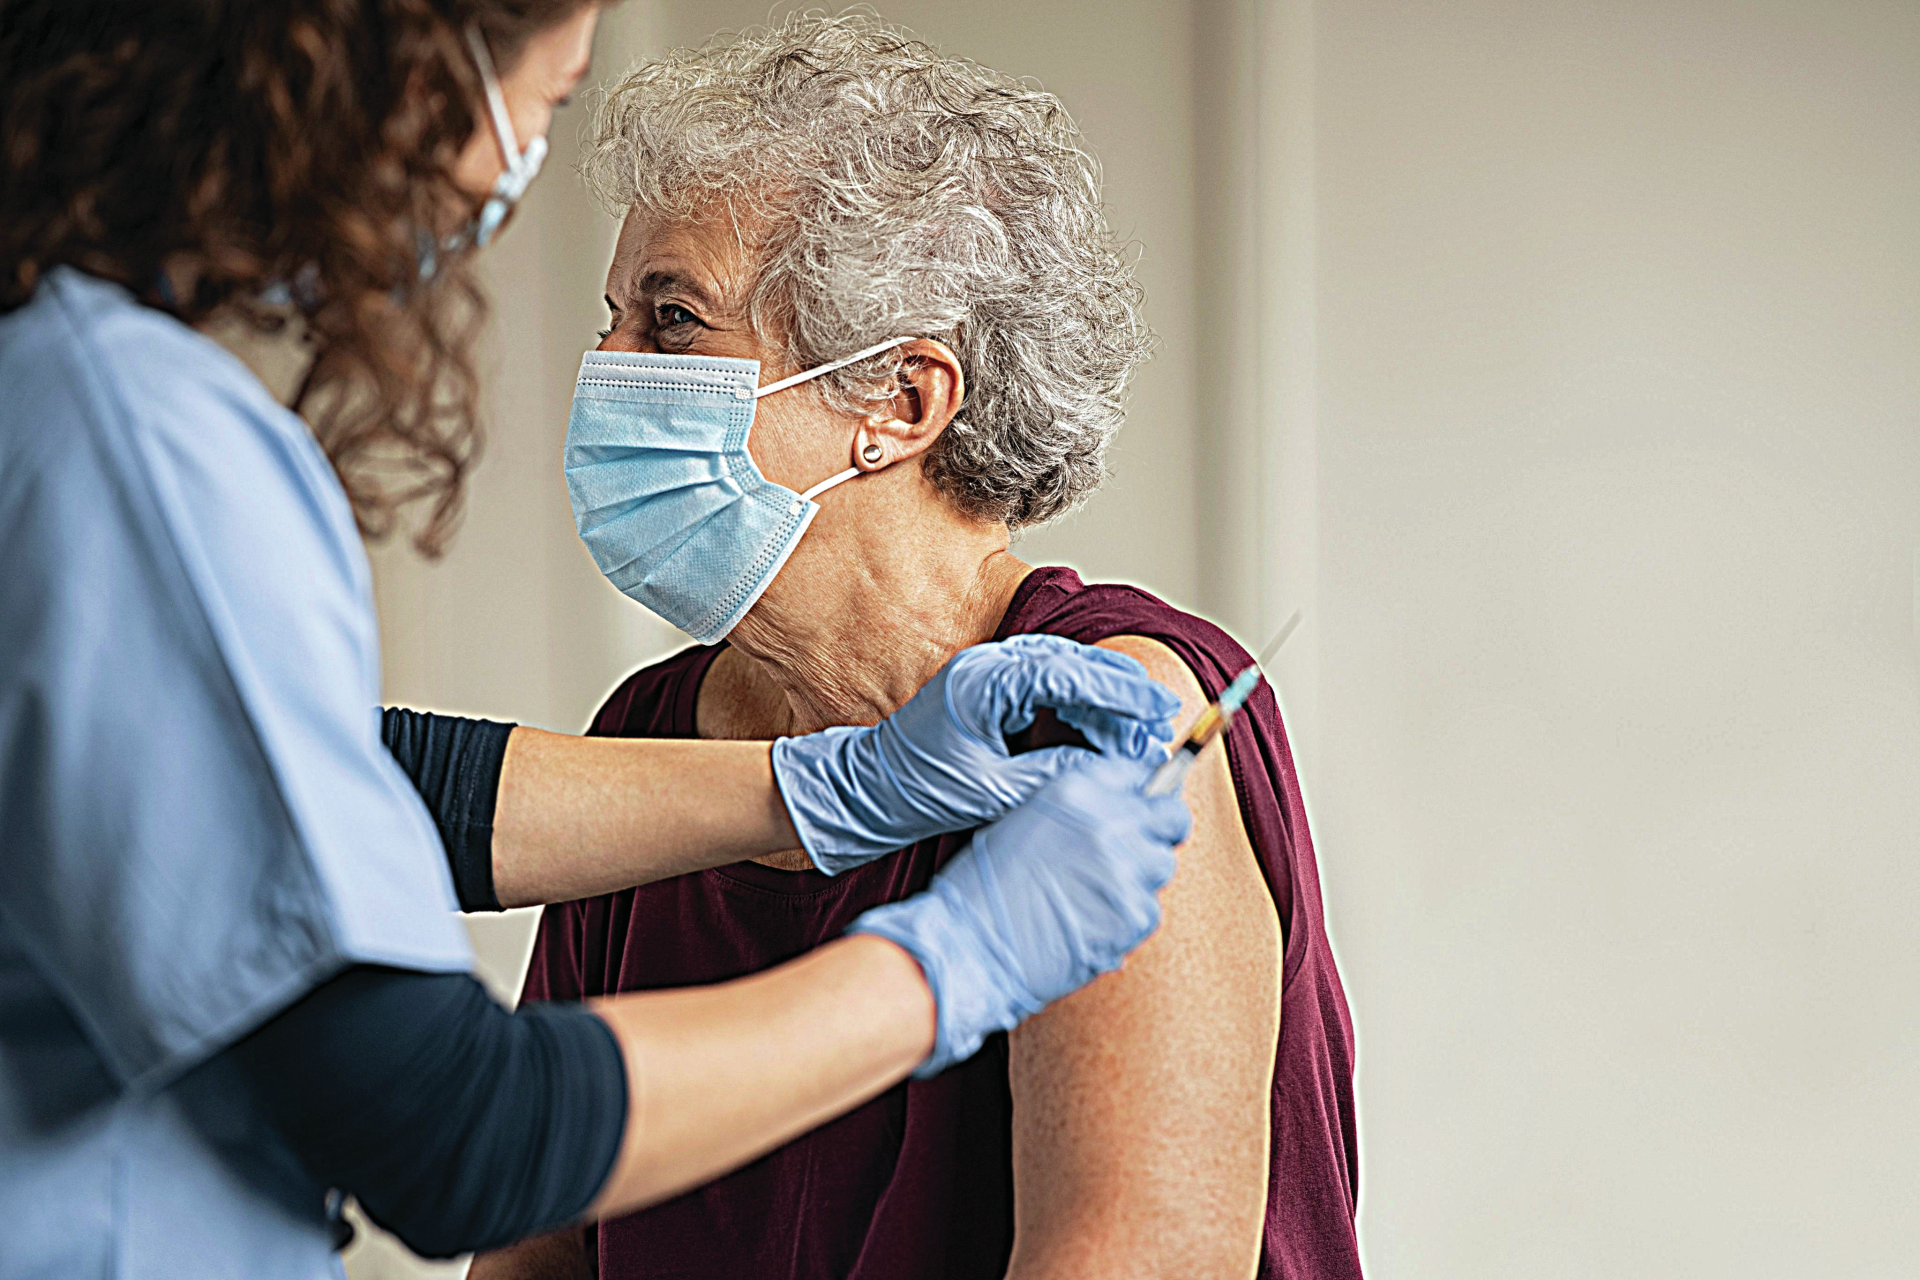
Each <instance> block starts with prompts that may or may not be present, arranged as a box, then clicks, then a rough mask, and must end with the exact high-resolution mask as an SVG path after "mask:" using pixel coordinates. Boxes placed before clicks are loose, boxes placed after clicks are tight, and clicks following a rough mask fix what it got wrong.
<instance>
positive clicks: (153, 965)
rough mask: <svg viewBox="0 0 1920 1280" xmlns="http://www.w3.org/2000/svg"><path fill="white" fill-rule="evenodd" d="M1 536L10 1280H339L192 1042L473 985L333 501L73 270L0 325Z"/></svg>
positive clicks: (350, 533)
mask: <svg viewBox="0 0 1920 1280" xmlns="http://www.w3.org/2000/svg"><path fill="white" fill-rule="evenodd" d="M0 548H4V559H3V562H0V1280H26V1278H27V1277H35V1278H36V1280H37V1278H39V1277H58V1280H95V1278H96V1277H98V1278H100V1280H106V1278H108V1277H113V1278H114V1280H138V1278H141V1277H150V1276H151V1277H159V1276H192V1277H195V1278H196V1280H224V1278H226V1277H232V1278H233V1280H292V1278H304V1277H310V1276H312V1277H318V1276H334V1275H337V1274H338V1273H339V1264H338V1262H337V1261H336V1260H335V1259H334V1257H333V1255H332V1254H331V1252H330V1247H329V1234H328V1230H327V1224H326V1221H325V1215H324V1210H323V1192H324V1189H323V1188H319V1187H315V1186H313V1185H311V1184H310V1183H309V1181H308V1180H307V1179H306V1178H305V1176H304V1174H302V1173H301V1172H300V1170H299V1169H298V1167H297V1165H296V1164H295V1163H294V1162H293V1160H292V1159H291V1157H290V1155H289V1153H287V1152H286V1151H285V1150H284V1149H283V1148H281V1147H280V1146H279V1145H278V1144H277V1143H276V1142H275V1141H274V1140H273V1139H272V1137H271V1136H270V1134H269V1133H268V1132H267V1131H266V1130H265V1128H264V1126H263V1125H262V1124H261V1122H260V1120H259V1118H258V1117H257V1116H255V1115H254V1114H252V1113H251V1111H250V1110H249V1109H248V1107H247V1104H246V1101H245V1099H246V1093H245V1091H244V1090H242V1089H239V1088H237V1087H236V1081H235V1080H233V1079H232V1078H230V1077H227V1076H225V1075H224V1070H225V1067H226V1063H225V1061H224V1060H219V1059H215V1055H217V1054H218V1053H219V1052H220V1051H221V1050H222V1049H223V1048H225V1047H226V1046H228V1045H230V1044H232V1043H233V1042H234V1040H235V1039H237V1038H239V1037H241V1036H244V1035H245V1034H246V1033H247V1032H248V1031H249V1030H250V1029H252V1028H253V1027H255V1026H257V1025H258V1024H259V1023H260V1022H261V1021H262V1020H263V1019H265V1018H267V1017H269V1016H271V1015H272V1014H273V1013H275V1012H276V1011H278V1010H280V1009H282V1008H284V1007H285V1006H286V1005H287V1004H289V1003H290V1002H292V1001H293V1000H295V999H297V998H298V997H299V996H300V995H302V994H303V993H305V992H306V991H307V990H309V989H310V988H312V987H313V986H314V985H315V984H316V983H319V982H321V981H322V980H324V979H325V978H327V977H329V976H330V975H332V974H334V973H336V972H337V971H339V970H340V969H342V968H344V967H346V966H348V965H350V964H355V963H374V964H384V965H394V966H400V967H406V968H414V969H423V970H434V971H464V970H466V969H468V968H469V967H470V965H471V956H470V953H469V951H468V947H467V942H466V938H465V934H464V931H463V930H462V929H461V928H460V926H459V923H458V921H457V920H456V918H455V916H454V914H453V909H454V898H453V891H452V886H451V884H450V882H449V880H448V875H447V869H446V863H445V857H444V855H443V854H442V852H441V849H440V845H439V841H438V839H437V837H436V836H435V833H434V828H433V825H432V822H431V820H430V819H429V818H428V816H427V813H426V811H425V810H424V808H423V807H422V805H421V802H420V799H419V796H418V795H417V793H416V792H415V791H414V789H413V787H412V786H411V785H410V784H409V783H408V781H407V779H406V777H405V776H404V775H403V774H402V773H401V772H400V771H399V769H398V768H397V767H396V766H395V764H394V763H393V761H392V760H391V759H390V758H389V756H388V754H387V752H386V751H385V750H384V749H382V747H381V745H380V737H379V723H378V712H377V710H376V703H377V701H378V696H379V651H378V643H377V637H376V633H375V627H374V618H373V606H372V593H371V590H370V577H369V573H368V569H367V562H366V557H365V555H364V553H363V551H362V548H361V545H360V540H359V537H358V535H357V533H356V531H355V528H354V524H353V518H352V514H351V512H350V510H349V507H348V503H347V500H346V496H345V494H344V493H343V492H342V491H341V488H340V486H339V484H338V482H337V481H336V480H335V478H334V475H333V472H332V471H331V469H330V468H329V467H328V465H327V461H326V458H325V457H324V456H323V455H322V454H321V452H320V450H319V448H318V447H317V446H316V444H315V442H314V440H313V437H312V435H311V434H310V433H309V432H308V430H307V428H306V426H305V424H303V423H302V422H301V421H300V419H299V418H297V417H295V416H294V415H293V414H291V413H289V412H288V411H287V410H286V409H285V408H283V407H281V406H280V405H279V404H277V403H276V402H275V401H274V400H273V399H272V397H271V396H269V395H268V394H267V391H266V389H265V388H264V387H262V386H261V384H260V383H259V382H258V380H256V379H255V378H254V377H253V375H252V374H251V373H250V372H249V371H248V370H247V369H246V367H245V366H244V365H242V364H241V363H240V362H239V361H237V360H236V359H234V358H233V357H232V356H231V355H229V354H228V353H227V352H226V351H225V350H223V349H222V348H221V347H219V346H218V345H217V344H215V343H214V342H212V341H210V340H208V339H207V338H205V337H203V336H201V335H200V334H198V333H196V332H194V331H193V330H191V329H189V328H187V327H186V326H184V325H181V324H180V323H178V322H177V321H175V320H173V319H171V318H170V317H168V316H166V315H163V314H161V313H159V312H156V311H153V310H151V309H149V308H145V307H142V306H140V305H139V304H138V303H136V302H135V301H134V300H133V299H132V297H131V296H130V295H128V294H127V293H126V292H125V291H124V290H122V289H120V288H118V287H116V286H113V285H109V284H106V283H103V282H101V281H99V280H96V279H94V278H92V277H89V276H86V275H83V274H80V273H78V272H75V271H71V270H67V269H64V268H63V269H60V270H57V271H55V272H53V273H52V274H51V275H49V276H48V278H47V279H46V280H45V281H44V282H43V284H42V286H41V288H40V289H39V291H38V293H37V294H36V295H35V297H34V299H33V301H32V302H31V303H29V304H28V305H27V306H25V307H22V308H19V309H17V310H15V311H13V312H12V313H10V314H7V315H4V316H0ZM210 1060H211V1061H210Z"/></svg>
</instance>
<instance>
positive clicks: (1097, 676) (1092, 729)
mask: <svg viewBox="0 0 1920 1280" xmlns="http://www.w3.org/2000/svg"><path fill="white" fill-rule="evenodd" d="M1042 706H1046V707H1052V708H1053V709H1054V711H1055V712H1056V713H1057V714H1058V715H1059V717H1060V719H1061V720H1062V721H1064V722H1065V723H1067V724H1069V725H1072V726H1073V727H1074V728H1076V729H1078V730H1079V731H1080V732H1081V734H1082V735H1083V736H1084V737H1085V738H1086V739H1087V741H1088V742H1089V743H1091V744H1092V745H1093V747H1094V748H1096V749H1097V750H1099V751H1101V752H1103V753H1105V754H1108V755H1117V756H1123V757H1127V758H1131V759H1150V760H1153V761H1155V762H1158V761H1159V760H1161V759H1163V758H1164V757H1165V752H1164V751H1163V750H1162V746H1163V744H1165V743H1166V742H1167V740H1168V739H1170V738H1171V737H1172V736H1173V715H1174V713H1175V712H1177V711H1178V710H1179V709H1180V700H1179V699H1178V698H1176V697H1174V695H1173V694H1172V693H1170V692H1169V691H1168V690H1167V689H1166V688H1165V687H1164V686H1162V685H1161V684H1160V683H1159V682H1157V681H1155V680H1154V679H1153V678H1151V677H1150V676H1148V675H1147V669H1146V668H1145V667H1143V666H1141V665H1140V664H1139V663H1138V662H1137V661H1135V660H1134V659H1132V658H1130V657H1128V656H1127V655H1125V654H1123V653H1114V652H1113V651H1112V650H1109V649H1096V648H1094V647H1093V646H1091V645H1084V644H1076V643H1074V642H1073V641H1071V640H1066V639H1063V638H1061V637H1059V636H1042V635H1025V636H1015V637H1013V638H1012V639H1010V640H1002V641H999V642H997V643H994V644H981V645H975V646H973V647H972V648H970V649H963V650H961V651H960V652H959V653H957V654H955V655H954V656H953V658H952V659H951V660H950V661H949V662H948V663H947V665H946V666H944V667H942V668H940V671H939V673H938V674H937V675H935V676H934V677H933V679H931V680H929V681H927V683H926V684H925V685H924V686H923V687H922V688H921V690H920V692H918V693H916V694H914V695H913V697H912V698H911V699H910V700H908V702H907V705H906V706H904V707H901V708H900V709H899V710H898V711H896V712H894V713H893V714H892V715H890V716H888V717H887V718H886V719H885V720H882V721H881V722H880V723H879V724H877V725H873V726H870V727H862V728H837V729H827V730H825V731H823V732H820V733H810V734H807V735H805V736H803V737H798V738H781V739H780V740H779V741H777V742H775V743H774V744H773V776H774V781H775V782H776V783H777V784H778V785H779V787H780V794H781V796H782V797H783V798H784V799H785V800H786V802H787V811H788V812H789V813H790V814H791V815H792V817H793V825H794V829H795V830H797V831H798V832H799V833H800V843H801V844H802V845H803V846H804V847H805V848H806V851H807V856H809V857H810V858H812V859H813V863H814V865H815V866H817V867H819V868H820V869H821V870H822V871H824V872H826V873H827V874H828V875H834V874H837V873H838V872H841V871H845V870H846V869H847V868H848V867H857V866H859V865H860V864H861V863H863V862H869V861H871V860H873V859H874V858H877V857H879V856H880V855H881V854H883V853H891V852H892V851H893V850H895V849H899V848H902V847H904V846H906V845H910V844H912V843H913V842H914V841H916V840H924V839H926V838H927V837H928V836H934V835H938V834H940V833H941V832H943V831H961V830H965V829H966V828H968V827H974V826H978V825H980V824H981V823H983V822H990V821H992V820H993V819H995V818H997V817H999V816H1000V815H1001V814H1003V813H1006V812H1007V811H1008V810H1009V809H1011V808H1013V807H1014V806H1015V805H1016V804H1019V803H1020V802H1021V801H1022V800H1024V799H1026V798H1027V797H1028V796H1030V795H1032V794H1033V793H1034V791H1035V790H1037V789H1038V788H1039V787H1040V785H1041V784H1042V783H1044V782H1046V781H1047V780H1048V779H1050V778H1052V777H1054V776H1056V775H1057V774H1059V773H1060V771H1061V770H1063V769H1065V768H1066V767H1067V766H1068V764H1069V763H1071V762H1072V761H1073V760H1074V759H1075V758H1076V757H1085V756H1086V755H1087V754H1088V753H1087V752H1086V751H1085V750H1083V749H1082V748H1079V747H1048V748H1045V749H1043V750H1040V751H1029V752H1026V753H1024V754H1021V755H1018V756H1015V755H1010V754H1008V752H1007V744H1006V740H1005V735H1006V734H1009V733H1017V732H1019V731H1020V730H1022V729H1024V728H1026V727H1027V726H1028V725H1030V724H1032V723H1033V713H1034V709H1035V708H1036V707H1042Z"/></svg>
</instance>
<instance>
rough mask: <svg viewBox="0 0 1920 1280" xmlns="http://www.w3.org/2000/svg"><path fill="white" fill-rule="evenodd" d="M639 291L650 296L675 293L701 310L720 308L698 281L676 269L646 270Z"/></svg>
mask: <svg viewBox="0 0 1920 1280" xmlns="http://www.w3.org/2000/svg"><path fill="white" fill-rule="evenodd" d="M639 291H640V292H641V293H642V294H644V295H646V296H647V297H650V298H651V297H657V296H659V295H660V294H662V293H677V294H680V295H681V296H682V297H684V298H686V300H687V301H688V302H691V303H692V304H693V305H694V306H696V307H698V308H700V309H701V310H702V311H707V312H714V311H718V310H719V309H720V307H719V304H718V303H716V302H715V301H714V299H713V295H712V294H710V293H708V292H707V291H706V290H705V289H704V288H702V287H701V285H700V282H699V281H697V280H694V279H693V278H692V277H690V276H686V275H682V274H681V273H680V272H677V271H649V272H647V274H646V275H644V276H642V277H640V290H639Z"/></svg>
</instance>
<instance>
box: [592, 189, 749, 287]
mask: <svg viewBox="0 0 1920 1280" xmlns="http://www.w3.org/2000/svg"><path fill="white" fill-rule="evenodd" d="M757 245H758V236H757V235H756V228H755V227H754V226H753V224H752V223H751V222H749V221H747V220H745V219H742V218H741V217H739V216H737V215H736V214H735V212H734V211H733V210H732V209H731V208H729V207H728V206H727V205H726V204H725V203H724V202H722V201H719V200H714V201H709V202H707V203H705V204H703V205H701V206H699V207H698V208H697V209H695V210H694V211H693V212H692V213H691V214H688V215H685V216H676V215H671V214H664V213H660V212H657V211H653V210H650V209H647V208H646V207H645V206H642V205H635V206H633V207H632V208H631V209H629V210H628V211H627V216H626V218H625V219H624V220H623V221H622V222H621V224H620V238H619V240H618V241H617V242H616V243H615V245H614V250H613V262H612V264H611V265H610V266H609V267H608V269H607V296H608V297H610V298H612V299H613V300H614V302H615V303H617V304H619V305H621V306H623V307H624V306H627V305H628V304H629V303H633V302H639V301H642V300H644V299H650V298H654V297H657V296H659V295H660V294H661V293H662V292H664V291H668V290H670V289H672V290H679V291H682V292H683V293H687V294H691V295H694V296H689V297H685V298H683V299H682V300H683V302H684V303H685V304H686V305H695V304H698V305H701V306H705V307H707V308H708V309H709V310H711V311H714V312H718V313H722V314H727V315H737V314H739V313H741V312H743V311H744V310H745V309H746V303H747V295H748V293H749V291H750V290H751V289H752V287H753V280H754V274H755V263H756V260H757Z"/></svg>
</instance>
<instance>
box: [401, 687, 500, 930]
mask: <svg viewBox="0 0 1920 1280" xmlns="http://www.w3.org/2000/svg"><path fill="white" fill-rule="evenodd" d="M517 727H518V726H516V725H513V724H508V723H504V722H502V721H498V720H472V719H468V718H467V717H465V716H443V715H435V714H433V713H431V712H425V711H408V710H406V709H405V708H404V707H387V708H385V709H383V710H382V711H381V713H380V737H381V740H382V741H384V742H385V743H386V744H387V750H388V752H389V753H391V754H392V756H393V758H394V760H395V761H396V762H398V764H399V765H400V767H401V769H403V770H405V772H406V775H407V777H409V778H411V779H412V780H413V785H414V789H415V790H417V791H419V793H420V798H421V799H422V800H423V801H425V802H426V806H427V812H428V813H430V814H432V815H433V823H434V825H435V826H436V827H438V828H439V829H440V842H441V844H442V845H443V846H444V847H445V849H446V854H447V866H448V868H449V869H450V870H451V871H452V872H453V888H454V892H455V894H456V895H457V896H458V897H459V900H460V909H461V910H462V911H499V910H500V909H501V907H500V899H499V896H498V895H497V894H496V893H495V892H494V887H493V814H494V805H495V802H496V801H497V800H498V798H499V794H500V766H501V764H502V763H503V762H504V761H505V760H506V755H507V738H508V737H509V736H510V735H511V734H512V733H513V731H514V729H515V728H517Z"/></svg>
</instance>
